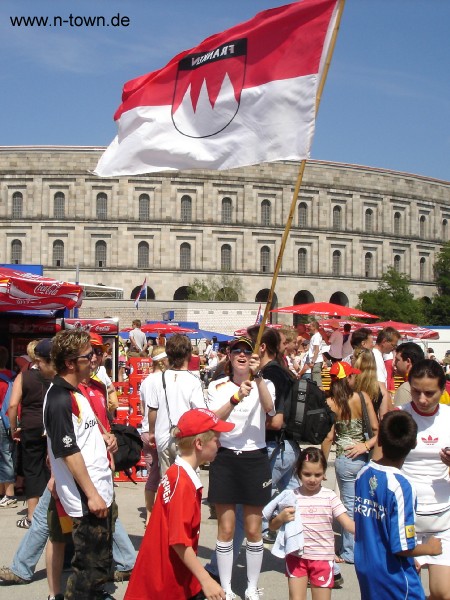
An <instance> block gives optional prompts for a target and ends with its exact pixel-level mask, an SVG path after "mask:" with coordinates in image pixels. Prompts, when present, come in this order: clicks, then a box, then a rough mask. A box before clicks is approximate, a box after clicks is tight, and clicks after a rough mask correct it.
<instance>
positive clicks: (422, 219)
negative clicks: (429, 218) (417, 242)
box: [419, 215, 426, 238]
mask: <svg viewBox="0 0 450 600" xmlns="http://www.w3.org/2000/svg"><path fill="white" fill-rule="evenodd" d="M425 225H426V218H425V215H422V216H421V217H420V219H419V237H421V238H424V237H425Z"/></svg>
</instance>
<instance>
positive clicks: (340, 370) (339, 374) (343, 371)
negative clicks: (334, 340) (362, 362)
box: [330, 361, 361, 379]
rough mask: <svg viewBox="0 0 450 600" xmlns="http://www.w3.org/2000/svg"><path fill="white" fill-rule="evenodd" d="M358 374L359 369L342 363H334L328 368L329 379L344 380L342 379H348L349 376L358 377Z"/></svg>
mask: <svg viewBox="0 0 450 600" xmlns="http://www.w3.org/2000/svg"><path fill="white" fill-rule="evenodd" d="M360 373H361V371H360V370H359V369H355V367H352V366H351V365H349V364H348V363H347V362H344V361H342V362H335V363H333V364H332V365H331V368H330V377H336V378H337V379H344V377H348V376H349V375H359V374H360Z"/></svg>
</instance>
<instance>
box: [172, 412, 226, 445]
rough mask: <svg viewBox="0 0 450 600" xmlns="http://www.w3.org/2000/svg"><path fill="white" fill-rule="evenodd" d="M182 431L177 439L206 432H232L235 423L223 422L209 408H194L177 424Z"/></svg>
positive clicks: (182, 416)
mask: <svg viewBox="0 0 450 600" xmlns="http://www.w3.org/2000/svg"><path fill="white" fill-rule="evenodd" d="M177 427H178V429H179V430H180V431H179V432H178V433H177V436H176V437H177V438H183V437H188V436H191V435H198V434H199V433H205V431H211V430H212V431H220V432H223V431H231V430H232V429H234V423H228V422H227V421H222V420H221V419H219V418H218V417H217V416H216V415H215V414H214V413H213V412H211V411H210V410H208V409H207V408H193V409H192V410H188V411H187V412H185V413H184V415H181V417H180V420H179V421H178V424H177Z"/></svg>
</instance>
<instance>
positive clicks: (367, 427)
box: [358, 392, 373, 459]
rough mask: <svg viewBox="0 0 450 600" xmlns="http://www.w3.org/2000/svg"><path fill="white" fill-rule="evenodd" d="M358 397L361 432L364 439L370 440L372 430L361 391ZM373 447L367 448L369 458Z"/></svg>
mask: <svg viewBox="0 0 450 600" xmlns="http://www.w3.org/2000/svg"><path fill="white" fill-rule="evenodd" d="M358 395H359V398H360V400H361V413H362V424H363V434H364V437H365V438H366V440H370V439H371V438H373V430H372V425H371V424H370V419H369V413H368V412H367V406H366V401H365V399H364V396H363V394H362V392H358ZM372 454H373V448H371V449H370V450H369V459H370V458H372Z"/></svg>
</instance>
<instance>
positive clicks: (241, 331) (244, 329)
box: [233, 323, 286, 337]
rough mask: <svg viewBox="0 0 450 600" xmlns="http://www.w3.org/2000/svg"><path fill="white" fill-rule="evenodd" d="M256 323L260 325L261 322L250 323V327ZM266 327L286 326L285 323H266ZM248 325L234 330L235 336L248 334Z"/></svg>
mask: <svg viewBox="0 0 450 600" xmlns="http://www.w3.org/2000/svg"><path fill="white" fill-rule="evenodd" d="M254 325H259V323H254V324H253V325H249V327H253V326H254ZM266 327H270V328H272V329H281V327H286V325H284V324H283V323H266ZM247 329H248V327H241V329H236V331H235V332H234V334H233V335H234V337H240V336H244V337H245V336H247V335H248V333H247Z"/></svg>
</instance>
